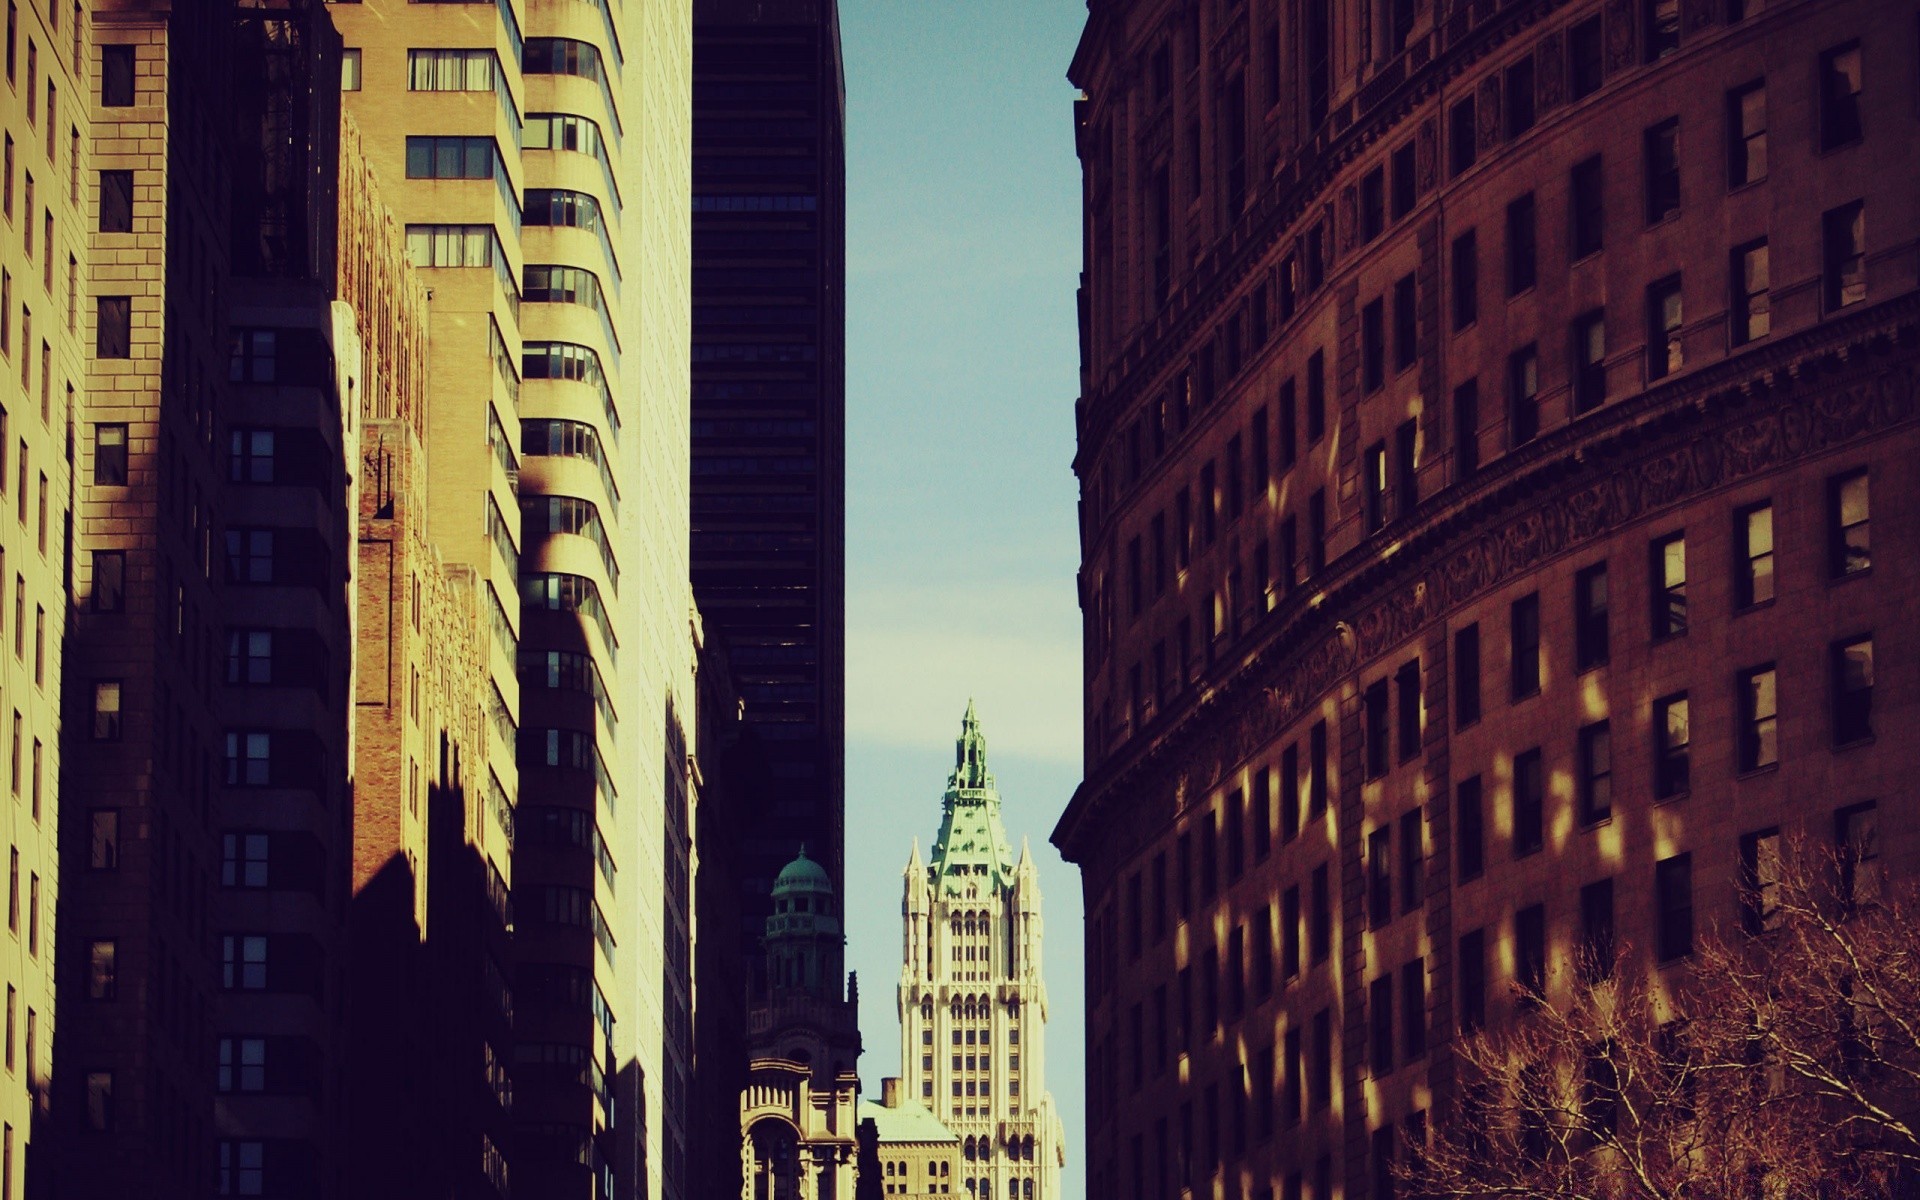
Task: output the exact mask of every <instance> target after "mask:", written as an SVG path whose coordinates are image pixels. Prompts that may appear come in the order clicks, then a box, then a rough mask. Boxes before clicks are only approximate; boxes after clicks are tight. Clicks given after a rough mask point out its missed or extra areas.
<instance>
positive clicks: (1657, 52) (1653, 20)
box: [1640, 0, 1680, 62]
mask: <svg viewBox="0 0 1920 1200" xmlns="http://www.w3.org/2000/svg"><path fill="white" fill-rule="evenodd" d="M1640 5H1641V9H1640V11H1641V29H1642V30H1643V31H1644V33H1645V42H1644V52H1645V60H1646V61H1647V62H1656V61H1658V60H1660V59H1663V58H1665V57H1666V56H1667V55H1669V54H1672V53H1674V52H1675V51H1677V50H1678V49H1680V0H1640Z"/></svg>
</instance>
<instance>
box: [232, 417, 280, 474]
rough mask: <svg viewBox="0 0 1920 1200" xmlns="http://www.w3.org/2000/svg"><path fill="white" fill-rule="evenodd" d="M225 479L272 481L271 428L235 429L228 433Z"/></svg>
mask: <svg viewBox="0 0 1920 1200" xmlns="http://www.w3.org/2000/svg"><path fill="white" fill-rule="evenodd" d="M227 481H228V482H229V483H272V482H273V430H271V429H235V430H233V431H232V432H231V433H230V434H229V435H228V438H227Z"/></svg>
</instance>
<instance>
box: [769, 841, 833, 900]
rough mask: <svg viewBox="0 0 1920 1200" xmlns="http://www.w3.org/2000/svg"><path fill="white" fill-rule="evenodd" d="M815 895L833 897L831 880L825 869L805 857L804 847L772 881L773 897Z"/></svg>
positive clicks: (805, 849)
mask: <svg viewBox="0 0 1920 1200" xmlns="http://www.w3.org/2000/svg"><path fill="white" fill-rule="evenodd" d="M802 893H806V894H817V895H823V896H831V895H833V880H832V879H831V878H829V877H828V875H827V872H826V868H824V867H822V866H821V865H820V864H819V863H817V862H814V861H813V860H812V859H810V858H808V857H807V848H806V846H805V845H802V846H801V847H800V854H799V856H798V857H796V858H795V859H794V860H793V861H792V862H790V863H788V864H787V865H786V866H785V867H782V868H781V869H780V875H779V877H778V878H776V879H775V880H774V881H773V894H774V895H775V896H792V895H799V894H802Z"/></svg>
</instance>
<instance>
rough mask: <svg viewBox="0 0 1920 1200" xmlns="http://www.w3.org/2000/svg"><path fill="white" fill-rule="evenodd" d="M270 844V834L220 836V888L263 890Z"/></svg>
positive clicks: (265, 884) (226, 834)
mask: <svg viewBox="0 0 1920 1200" xmlns="http://www.w3.org/2000/svg"><path fill="white" fill-rule="evenodd" d="M271 844H272V842H271V837H270V835H268V834H264V833H225V834H222V835H220V886H221V887H230V888H263V887H266V886H267V863H268V859H269V848H270V846H271Z"/></svg>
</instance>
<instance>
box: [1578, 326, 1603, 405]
mask: <svg viewBox="0 0 1920 1200" xmlns="http://www.w3.org/2000/svg"><path fill="white" fill-rule="evenodd" d="M1606 402H1607V313H1606V310H1605V309H1602V308H1596V309H1593V310H1591V311H1589V312H1586V313H1582V314H1581V315H1580V316H1579V317H1578V318H1576V319H1575V320H1574V322H1573V415H1574V416H1576V417H1578V416H1581V415H1583V414H1586V413H1590V412H1592V411H1593V410H1594V409H1596V408H1599V407H1600V406H1601V405H1602V404H1605V403H1606Z"/></svg>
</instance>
